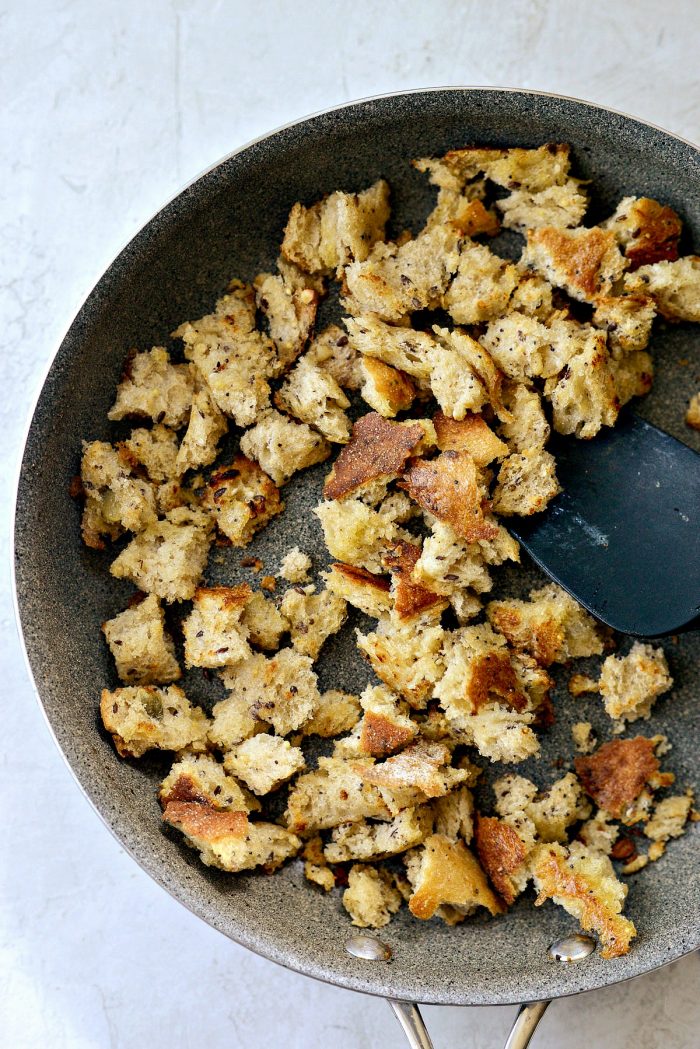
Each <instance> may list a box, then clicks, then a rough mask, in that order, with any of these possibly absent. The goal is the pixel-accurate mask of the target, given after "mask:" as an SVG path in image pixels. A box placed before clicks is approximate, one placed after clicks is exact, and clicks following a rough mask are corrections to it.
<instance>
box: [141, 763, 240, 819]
mask: <svg viewBox="0 0 700 1049" xmlns="http://www.w3.org/2000/svg"><path fill="white" fill-rule="evenodd" d="M158 798H159V800H160V803H161V805H162V806H163V808H165V806H166V805H167V804H168V802H170V801H196V802H199V803H200V804H206V805H209V806H211V808H213V809H221V810H222V811H225V812H250V811H251V809H258V808H259V807H260V806H259V804H258V802H256V801H255V799H254V798H253V797H252V796H251V795H250V794H249V793H248V792H247V791H246V790H243V788H242V787H241V786H240V785H239V784H238V783H237V782H236V780H235V779H234V778H233V776H228V775H227V774H226V770H225V768H224V766H223V765H220V764H219V762H218V761H217V760H216V758H215V757H213V756H212V755H211V754H189V753H184V754H181V755H180V756H179V758H178V760H177V761H176V762H175V764H174V765H173V766H172V768H171V769H170V772H169V773H168V775H167V776H166V777H165V779H164V780H163V782H162V783H161V785H160V788H159V790H158Z"/></svg>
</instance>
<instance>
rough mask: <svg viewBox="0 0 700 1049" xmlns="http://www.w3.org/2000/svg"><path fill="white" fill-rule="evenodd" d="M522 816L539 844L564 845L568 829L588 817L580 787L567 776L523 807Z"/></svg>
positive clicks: (569, 773)
mask: <svg viewBox="0 0 700 1049" xmlns="http://www.w3.org/2000/svg"><path fill="white" fill-rule="evenodd" d="M525 812H526V814H527V815H528V816H529V817H530V819H531V820H532V822H533V823H534V824H535V829H536V831H537V836H538V837H539V839H540V841H561V842H566V832H567V830H568V828H569V827H570V826H571V825H572V824H573V823H577V822H578V821H579V820H585V819H587V818H588V817H589V816H590V814H591V806H590V803H589V802H588V801H587V800H586V798H585V797H584V795H583V790H582V788H581V784H580V783H579V781H578V780H577V779H576V776H574V774H573V772H568V773H567V774H566V775H565V776H562V778H561V779H558V780H557V781H556V782H555V783H553V784H552V785H551V787H549V788H548V789H547V790H545V791H543V792H542V793H541V794H538V795H536V796H535V797H534V798H533V799H532V800H531V801H530V802H529V804H528V805H527V808H526V809H525Z"/></svg>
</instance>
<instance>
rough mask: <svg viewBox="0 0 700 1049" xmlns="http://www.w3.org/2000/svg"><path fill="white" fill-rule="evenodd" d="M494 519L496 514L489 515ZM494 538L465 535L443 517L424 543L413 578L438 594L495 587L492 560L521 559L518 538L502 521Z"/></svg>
mask: <svg viewBox="0 0 700 1049" xmlns="http://www.w3.org/2000/svg"><path fill="white" fill-rule="evenodd" d="M489 520H490V521H494V524H495V518H489ZM496 528H497V535H496V537H495V538H494V539H493V540H488V541H486V540H480V541H479V542H476V543H471V542H467V541H466V540H464V539H462V538H461V537H460V536H458V535H457V533H456V532H455V531H454V529H453V528H452V527H451V526H450V525H448V524H445V523H443V522H442V521H437V520H436V521H433V522H432V524H431V531H432V534H431V535H429V536H428V537H427V538H426V539H425V541H424V543H423V550H422V552H421V556H420V559H419V561H418V562H417V564H416V566H415V568H414V570H413V579H414V580H415V581H416V582H418V583H420V584H421V585H422V586H425V587H427V588H428V589H429V590H434V591H435V592H436V593H438V594H447V595H449V596H450V598H452V596H454V594H456V593H464V592H465V589H466V588H471V589H472V590H475V591H476V592H477V593H480V594H481V593H485V592H486V591H487V590H490V589H491V585H492V583H491V577H490V576H489V573H488V567H487V566H488V565H489V564H501V563H502V562H503V561H506V560H511V561H519V560H520V554H519V547H518V544H517V542H516V541H515V540H514V539H513V538H512V537H511V536H510V535H508V533H507V532H506V530H505V529H504V528H502V527H501V526H500V525H496Z"/></svg>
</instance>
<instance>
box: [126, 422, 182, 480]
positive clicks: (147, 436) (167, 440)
mask: <svg viewBox="0 0 700 1049" xmlns="http://www.w3.org/2000/svg"><path fill="white" fill-rule="evenodd" d="M117 448H119V449H120V450H121V449H124V450H125V452H126V455H122V456H121V458H122V460H123V462H124V465H125V466H127V465H129V464H134V465H135V464H136V463H139V464H140V465H141V466H143V468H144V469H145V471H146V473H147V474H148V476H149V478H150V480H151V481H154V482H156V483H157V484H162V482H163V481H168V480H171V479H173V478H175V477H178V476H179V475H180V474H181V473H183V471H182V470H181V469H180V467H179V466H178V463H177V457H178V444H177V434H176V433H175V431H174V430H171V429H169V427H167V426H163V425H162V423H156V424H155V426H152V427H151V428H150V429H146V428H145V427H141V426H140V427H137V429H135V430H132V431H131V433H130V434H129V436H128V438H127V439H126V441H123V442H121V443H120V444H118V445H117Z"/></svg>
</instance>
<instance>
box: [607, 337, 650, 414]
mask: <svg viewBox="0 0 700 1049" xmlns="http://www.w3.org/2000/svg"><path fill="white" fill-rule="evenodd" d="M610 371H611V373H612V377H613V383H614V385H615V393H616V395H617V399H618V401H619V403H620V407H622V405H623V404H627V402H628V401H631V400H632V398H633V397H643V396H644V395H645V394H647V393H649V390H650V389H651V385H652V382H653V380H654V362H653V361H652V359H651V357H650V356H649V354H648V353H645V352H644V351H643V350H640V351H637V352H635V353H627V354H625V356H624V357H620V358H619V359H618V360H611V361H610Z"/></svg>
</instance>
